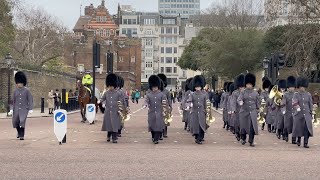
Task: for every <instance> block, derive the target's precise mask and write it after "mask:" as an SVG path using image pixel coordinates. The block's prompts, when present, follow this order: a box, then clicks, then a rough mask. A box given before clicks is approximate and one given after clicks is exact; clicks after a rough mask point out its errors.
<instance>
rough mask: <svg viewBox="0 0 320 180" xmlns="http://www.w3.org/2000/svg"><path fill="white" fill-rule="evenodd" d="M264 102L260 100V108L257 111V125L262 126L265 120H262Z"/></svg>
mask: <svg viewBox="0 0 320 180" xmlns="http://www.w3.org/2000/svg"><path fill="white" fill-rule="evenodd" d="M266 104H267V103H266V101H265V100H264V99H262V101H261V107H260V109H259V113H258V123H259V124H263V123H265V122H266V119H265V118H264V109H265V108H266Z"/></svg>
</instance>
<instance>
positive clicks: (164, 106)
mask: <svg viewBox="0 0 320 180" xmlns="http://www.w3.org/2000/svg"><path fill="white" fill-rule="evenodd" d="M162 113H163V118H164V123H165V124H166V125H168V124H170V122H172V115H171V112H170V108H169V105H168V103H167V100H162Z"/></svg>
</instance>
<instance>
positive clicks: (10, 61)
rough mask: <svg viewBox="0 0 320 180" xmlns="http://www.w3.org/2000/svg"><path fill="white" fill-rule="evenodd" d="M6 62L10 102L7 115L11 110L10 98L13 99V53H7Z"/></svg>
mask: <svg viewBox="0 0 320 180" xmlns="http://www.w3.org/2000/svg"><path fill="white" fill-rule="evenodd" d="M5 62H6V64H7V66H8V102H7V116H9V112H10V99H11V68H12V66H13V63H14V61H13V58H12V56H11V54H10V53H9V54H7V55H6V57H5Z"/></svg>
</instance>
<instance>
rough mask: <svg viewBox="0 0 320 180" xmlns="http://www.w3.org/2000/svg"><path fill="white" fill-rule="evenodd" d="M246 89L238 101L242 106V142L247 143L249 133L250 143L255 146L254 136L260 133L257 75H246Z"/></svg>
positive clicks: (240, 114)
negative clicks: (255, 89)
mask: <svg viewBox="0 0 320 180" xmlns="http://www.w3.org/2000/svg"><path fill="white" fill-rule="evenodd" d="M244 81H245V86H246V88H245V90H244V91H243V92H241V93H240V95H239V97H238V100H237V101H238V103H239V105H240V106H241V108H240V112H239V118H240V134H241V136H242V137H241V144H242V145H245V144H246V138H247V134H249V143H250V146H251V147H254V146H255V145H254V136H255V135H258V121H257V119H258V110H259V108H260V97H259V94H258V92H256V91H254V89H253V88H254V86H255V84H256V77H255V76H254V75H253V74H251V73H248V74H246V76H245V80H244Z"/></svg>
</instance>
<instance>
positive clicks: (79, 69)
mask: <svg viewBox="0 0 320 180" xmlns="http://www.w3.org/2000/svg"><path fill="white" fill-rule="evenodd" d="M78 71H79V72H84V64H78Z"/></svg>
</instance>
